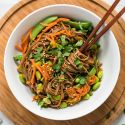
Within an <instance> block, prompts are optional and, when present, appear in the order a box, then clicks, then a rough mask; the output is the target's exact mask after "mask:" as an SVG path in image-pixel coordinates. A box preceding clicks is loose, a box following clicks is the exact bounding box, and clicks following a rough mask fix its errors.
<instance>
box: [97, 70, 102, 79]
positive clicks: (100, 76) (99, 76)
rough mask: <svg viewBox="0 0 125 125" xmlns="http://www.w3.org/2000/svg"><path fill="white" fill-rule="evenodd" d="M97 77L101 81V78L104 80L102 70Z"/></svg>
mask: <svg viewBox="0 0 125 125" xmlns="http://www.w3.org/2000/svg"><path fill="white" fill-rule="evenodd" d="M97 76H98V78H99V79H101V78H102V76H103V71H102V70H100V71H99V72H98V74H97Z"/></svg>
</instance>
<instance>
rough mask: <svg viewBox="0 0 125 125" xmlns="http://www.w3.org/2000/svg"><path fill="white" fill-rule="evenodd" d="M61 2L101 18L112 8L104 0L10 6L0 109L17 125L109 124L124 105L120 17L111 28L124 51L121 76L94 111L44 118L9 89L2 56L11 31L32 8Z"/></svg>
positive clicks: (124, 27)
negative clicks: (71, 117) (61, 118)
mask: <svg viewBox="0 0 125 125" xmlns="http://www.w3.org/2000/svg"><path fill="white" fill-rule="evenodd" d="M59 3H65V4H74V5H78V6H82V7H84V8H86V9H88V10H91V11H92V12H94V13H96V14H97V15H98V16H100V17H102V16H103V15H104V13H105V12H106V11H107V9H108V8H109V6H108V5H107V4H105V3H103V2H102V1H101V0H77V1H76V0H22V1H21V2H19V3H18V4H16V5H15V6H14V7H13V8H12V9H10V10H9V11H8V12H7V14H6V15H5V16H4V17H3V18H2V19H1V20H0V53H1V54H0V81H1V84H0V88H1V91H0V110H1V111H2V112H4V113H5V114H6V115H7V116H8V117H9V118H10V119H11V120H12V121H13V122H14V123H15V124H16V125H40V124H42V125H49V124H52V125H76V124H78V125H95V124H96V125H110V124H111V123H112V121H114V120H115V119H116V118H117V116H118V115H119V114H120V113H121V112H122V111H123V109H124V108H125V84H124V81H125V78H124V74H125V61H124V60H123V59H124V58H125V51H124V49H125V22H124V21H123V20H122V19H119V21H118V22H117V23H116V24H115V25H114V26H113V27H112V31H113V33H114V35H115V37H116V39H117V41H118V45H119V48H120V54H121V70H120V75H119V79H118V82H117V85H116V87H115V89H114V91H113V93H112V94H111V96H110V97H109V98H108V99H107V100H106V102H105V103H104V104H103V105H101V106H100V107H99V108H98V109H96V110H95V111H94V112H92V113H90V114H88V115H86V116H84V117H81V118H79V119H75V120H70V121H52V120H48V119H44V118H41V117H39V116H36V115H34V114H32V113H31V112H29V111H28V110H26V109H25V108H24V107H22V106H21V105H20V104H19V102H18V101H17V100H16V99H15V97H14V96H13V95H12V93H11V92H10V89H9V88H8V85H7V82H6V80H5V76H4V69H3V63H4V62H3V58H4V50H5V46H6V43H7V40H8V38H9V36H10V34H11V32H12V30H13V29H14V28H15V26H16V25H17V24H18V23H19V22H20V21H21V20H22V19H23V18H24V17H25V16H27V15H28V14H29V13H31V12H32V11H34V10H36V9H38V8H41V7H43V6H47V5H51V4H59ZM115 15H116V12H113V13H112V15H111V16H110V17H109V19H108V20H107V22H109V21H110V20H111V19H112V18H113V17H114V16H115ZM106 84H110V83H106ZM83 110H84V107H83ZM64 115H65V114H64ZM71 115H72V114H71Z"/></svg>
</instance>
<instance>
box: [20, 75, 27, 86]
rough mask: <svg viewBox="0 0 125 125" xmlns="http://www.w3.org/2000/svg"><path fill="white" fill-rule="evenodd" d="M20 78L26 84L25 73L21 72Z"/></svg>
mask: <svg viewBox="0 0 125 125" xmlns="http://www.w3.org/2000/svg"><path fill="white" fill-rule="evenodd" d="M19 79H20V81H21V82H22V83H23V84H26V79H25V78H24V75H23V74H19Z"/></svg>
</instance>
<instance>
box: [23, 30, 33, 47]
mask: <svg viewBox="0 0 125 125" xmlns="http://www.w3.org/2000/svg"><path fill="white" fill-rule="evenodd" d="M32 29H33V28H31V29H30V30H29V31H28V32H27V34H26V35H25V36H24V37H23V40H22V42H21V46H23V45H24V44H26V43H27V41H28V38H29V36H30V34H31V32H32Z"/></svg>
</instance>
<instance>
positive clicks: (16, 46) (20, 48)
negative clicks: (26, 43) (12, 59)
mask: <svg viewBox="0 0 125 125" xmlns="http://www.w3.org/2000/svg"><path fill="white" fill-rule="evenodd" d="M15 48H16V49H17V50H18V51H20V52H22V51H23V49H22V47H21V46H20V45H19V44H17V43H16V44H15Z"/></svg>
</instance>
